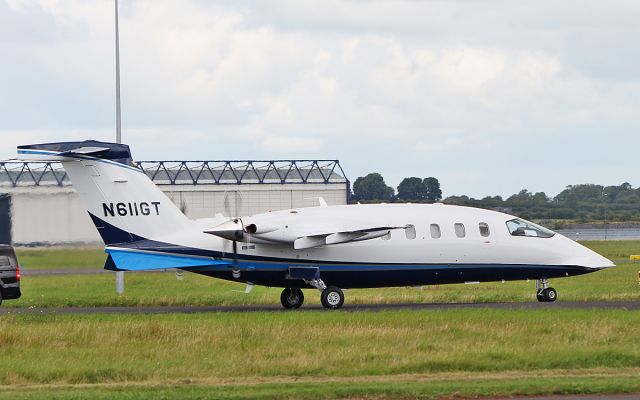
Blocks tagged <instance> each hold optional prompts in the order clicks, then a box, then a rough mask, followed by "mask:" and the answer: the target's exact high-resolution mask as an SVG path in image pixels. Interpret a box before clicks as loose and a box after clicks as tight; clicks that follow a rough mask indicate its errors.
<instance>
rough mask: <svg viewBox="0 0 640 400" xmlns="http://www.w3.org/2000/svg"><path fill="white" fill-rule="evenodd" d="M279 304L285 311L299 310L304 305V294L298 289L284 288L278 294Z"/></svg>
mask: <svg viewBox="0 0 640 400" xmlns="http://www.w3.org/2000/svg"><path fill="white" fill-rule="evenodd" d="M280 302H281V303H282V306H283V307H284V308H286V309H292V308H300V306H301V305H302V303H304V294H303V293H302V290H300V289H298V288H285V289H284V290H283V291H282V293H281V294H280Z"/></svg>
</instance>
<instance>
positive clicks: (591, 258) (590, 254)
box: [574, 242, 616, 269]
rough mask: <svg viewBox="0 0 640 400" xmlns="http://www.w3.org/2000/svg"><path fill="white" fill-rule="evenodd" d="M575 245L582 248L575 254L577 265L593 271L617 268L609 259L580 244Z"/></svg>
mask: <svg viewBox="0 0 640 400" xmlns="http://www.w3.org/2000/svg"><path fill="white" fill-rule="evenodd" d="M574 243H575V244H576V245H577V246H579V247H580V250H579V251H576V253H575V255H576V257H575V260H574V262H575V265H579V266H582V267H586V268H593V269H604V268H611V267H615V266H616V265H615V264H614V263H613V261H611V260H609V259H608V258H606V257H603V256H601V255H600V254H598V253H596V252H595V251H593V250H591V249H589V248H587V247H585V246H583V245H581V244H579V243H576V242H574Z"/></svg>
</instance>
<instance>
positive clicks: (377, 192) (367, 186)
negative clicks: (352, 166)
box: [353, 172, 393, 201]
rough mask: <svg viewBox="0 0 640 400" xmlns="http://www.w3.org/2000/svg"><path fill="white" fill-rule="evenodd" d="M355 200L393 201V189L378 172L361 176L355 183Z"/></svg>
mask: <svg viewBox="0 0 640 400" xmlns="http://www.w3.org/2000/svg"><path fill="white" fill-rule="evenodd" d="M353 197H354V200H383V201H387V200H392V199H393V188H392V187H389V186H387V184H386V183H385V182H384V178H383V177H382V175H380V174H379V173H377V172H373V173H371V174H368V175H366V176H361V177H359V178H358V179H356V181H355V182H354V183H353Z"/></svg>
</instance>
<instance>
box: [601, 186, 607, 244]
mask: <svg viewBox="0 0 640 400" xmlns="http://www.w3.org/2000/svg"><path fill="white" fill-rule="evenodd" d="M602 196H603V198H604V240H607V228H608V224H607V208H608V207H607V206H608V205H607V203H608V202H607V199H608V197H607V194H606V193H603V194H602Z"/></svg>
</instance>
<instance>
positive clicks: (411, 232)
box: [404, 225, 416, 239]
mask: <svg viewBox="0 0 640 400" xmlns="http://www.w3.org/2000/svg"><path fill="white" fill-rule="evenodd" d="M404 234H405V235H407V239H415V238H416V227H415V226H414V225H407V227H406V228H405V229H404Z"/></svg>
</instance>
